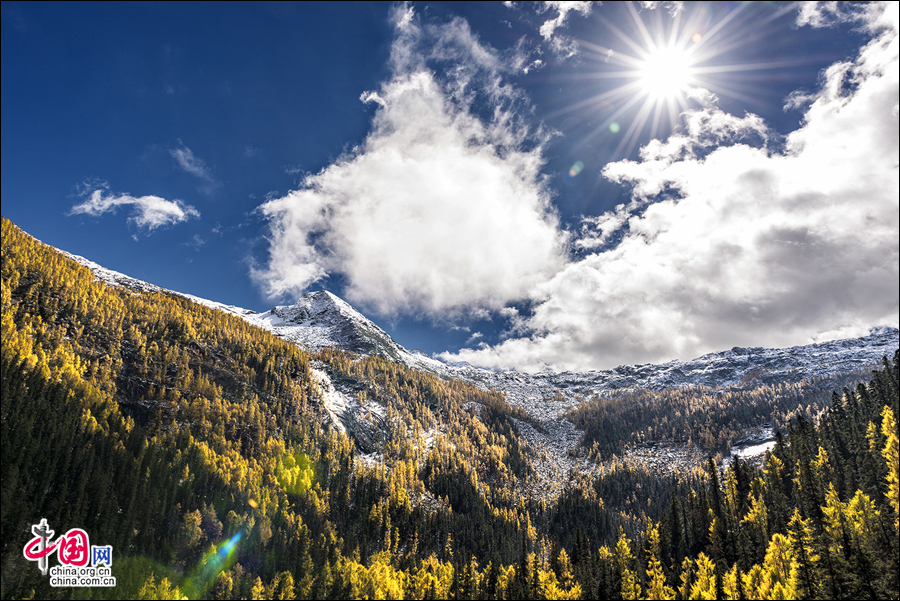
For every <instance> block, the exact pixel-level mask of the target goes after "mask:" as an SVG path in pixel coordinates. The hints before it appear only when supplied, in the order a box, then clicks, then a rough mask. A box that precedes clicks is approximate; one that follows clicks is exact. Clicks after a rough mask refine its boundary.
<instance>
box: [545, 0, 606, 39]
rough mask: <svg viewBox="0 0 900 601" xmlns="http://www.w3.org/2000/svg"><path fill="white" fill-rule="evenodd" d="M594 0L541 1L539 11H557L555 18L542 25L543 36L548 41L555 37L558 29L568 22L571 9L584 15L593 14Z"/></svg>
mask: <svg viewBox="0 0 900 601" xmlns="http://www.w3.org/2000/svg"><path fill="white" fill-rule="evenodd" d="M592 4H593V2H556V1H550V2H541V3H540V7H539V8H538V11H539V12H544V11H547V10H555V11H557V15H556V18H555V19H548V20H547V21H544V24H543V25H541V30H540V31H541V36H542V37H543V38H544V39H545V40H547V41H548V42H549V41H550V40H551V39H553V34H554V33H555V32H556V30H557V29H558V28H560V27H562V26H563V25H565V24H566V19H567V18H568V14H569V13H570V12H571V11H573V10H574V11H575V12H578V13H581V14H582V16H587V15H589V14H591V5H592Z"/></svg>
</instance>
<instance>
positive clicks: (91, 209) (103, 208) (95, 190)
mask: <svg viewBox="0 0 900 601" xmlns="http://www.w3.org/2000/svg"><path fill="white" fill-rule="evenodd" d="M79 196H82V197H85V200H84V201H83V202H81V203H80V204H76V205H75V206H73V207H72V209H71V210H70V211H69V215H90V216H93V217H99V216H101V215H103V214H104V213H110V212H112V213H115V212H116V210H118V209H119V208H120V207H129V208H130V209H131V216H130V217H129V218H128V221H129V223H133V224H134V225H135V226H136V227H137V228H138V229H141V230H144V231H146V232H147V233H150V232H152V231H153V230H154V229H156V228H158V227H162V226H166V225H174V224H176V223H181V222H183V221H187V220H188V219H191V218H194V217H196V218H199V217H200V212H199V211H197V209H195V208H194V207H192V206H191V205H188V204H185V203H184V202H182V201H181V200H166V199H165V198H160V197H159V196H138V197H135V196H132V195H130V194H115V193H112V192H110V189H109V184H108V183H106V182H103V181H93V182H86V183H85V184H84V185H83V186H82V191H81V193H80V194H79Z"/></svg>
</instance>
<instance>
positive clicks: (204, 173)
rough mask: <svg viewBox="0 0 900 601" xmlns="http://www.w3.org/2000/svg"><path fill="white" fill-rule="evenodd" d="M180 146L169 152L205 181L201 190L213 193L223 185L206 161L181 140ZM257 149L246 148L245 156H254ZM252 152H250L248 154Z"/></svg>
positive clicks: (186, 169) (183, 166)
mask: <svg viewBox="0 0 900 601" xmlns="http://www.w3.org/2000/svg"><path fill="white" fill-rule="evenodd" d="M178 143H179V144H180V146H179V147H178V148H170V149H169V154H170V155H171V156H172V158H173V159H175V164H176V165H178V167H179V168H180V169H181V170H182V171H184V172H185V173H188V174H190V175H193V176H194V177H196V178H197V179H200V180H202V181H203V182H205V183H204V184H203V185H201V186H200V188H199V190H200V191H201V192H203V193H204V194H207V195H209V194H212V193H213V192H215V191H216V189H218V188H219V187H220V186H221V183H220V182H219V181H218V180H216V178H215V177H214V176H213V173H212V170H211V169H210V168H209V166H207V164H206V162H205V161H204V160H203V159H201V158H200V157H198V156H197V155H195V154H194V152H193V151H192V150H191V149H190V148H188V147H187V146H185V145H184V143H182V142H181V140H179V141H178ZM255 150H256V149H253V148H251V147H250V146H248V147H246V148H245V156H248V157H250V156H253V154H255ZM248 153H250V154H248Z"/></svg>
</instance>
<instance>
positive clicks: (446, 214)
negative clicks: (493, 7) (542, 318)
mask: <svg viewBox="0 0 900 601" xmlns="http://www.w3.org/2000/svg"><path fill="white" fill-rule="evenodd" d="M394 24H395V28H396V38H395V41H394V44H393V47H392V51H391V68H392V75H391V77H390V79H389V80H388V81H386V82H385V83H384V84H383V85H381V86H380V88H379V89H378V90H377V92H367V93H365V94H363V95H362V97H361V100H362V101H364V102H371V103H373V105H374V110H375V113H374V117H373V121H372V129H371V131H370V133H369V135H368V136H367V138H366V140H365V141H364V142H363V143H362V144H361V145H360V146H359V147H358V148H355V149H353V150H352V151H350V152H349V153H347V154H346V155H344V156H342V157H341V158H339V159H338V160H337V161H335V162H334V163H333V164H331V165H330V166H328V167H326V168H325V169H323V170H322V171H320V172H319V173H316V174H310V175H307V176H306V177H304V178H303V180H302V185H301V187H300V188H299V189H298V190H294V191H292V192H290V193H289V194H287V195H285V196H283V197H281V198H276V199H271V200H269V201H268V202H266V203H265V204H263V205H262V206H260V207H259V211H260V213H261V214H262V215H264V216H265V218H266V219H268V221H269V225H270V234H269V240H270V247H269V260H268V264H267V265H266V266H265V267H264V268H260V269H257V270H255V271H254V277H255V278H256V279H257V281H259V282H260V283H261V284H262V286H263V287H264V289H265V290H266V292H267V293H268V294H270V295H273V296H282V295H285V294H296V293H298V292H299V291H302V290H303V289H304V288H306V287H307V286H309V285H311V284H312V283H313V282H315V281H317V280H320V279H322V278H324V277H326V276H327V275H329V274H341V275H342V276H343V278H344V280H345V281H346V282H347V289H346V290H345V292H344V294H345V295H346V296H347V298H348V299H349V300H350V301H352V302H355V303H359V304H362V305H365V306H367V307H370V308H372V309H373V310H375V311H377V312H379V313H382V314H390V313H394V312H398V311H401V312H406V313H414V314H427V315H430V316H434V317H448V316H449V315H450V314H452V313H453V312H466V313H468V314H470V315H474V314H481V313H479V311H482V312H483V310H484V309H492V310H498V309H500V308H502V307H503V306H504V305H505V304H506V303H508V302H512V301H514V300H517V299H521V298H525V297H527V296H528V295H529V294H530V293H531V289H532V288H533V287H534V286H535V285H536V284H538V283H540V282H542V281H545V280H546V279H547V278H548V277H549V276H551V275H552V274H553V273H555V272H556V271H557V270H558V269H559V268H560V267H561V266H562V264H563V261H564V248H563V247H564V242H565V235H564V234H563V233H562V232H561V231H560V228H559V224H558V220H557V217H556V215H555V213H554V212H553V211H552V209H551V203H550V200H551V198H550V191H549V189H548V188H547V186H546V182H545V179H544V178H543V177H542V176H541V175H540V168H541V166H542V164H543V158H542V153H543V149H544V145H545V144H546V141H547V139H548V137H549V134H548V133H547V132H544V131H542V130H539V129H538V130H535V129H530V128H529V127H527V126H526V124H525V122H524V121H523V120H522V119H521V118H520V113H521V111H523V110H527V109H528V108H530V107H529V106H528V105H527V102H526V101H525V99H524V98H523V97H522V95H521V93H520V92H519V91H517V90H516V89H515V88H512V87H511V86H509V85H507V84H506V83H504V77H505V75H506V74H507V73H512V72H514V71H515V70H517V69H518V68H519V67H518V66H517V65H518V64H519V63H518V62H517V61H518V59H519V57H517V56H516V57H508V56H504V55H502V54H501V53H499V52H497V51H495V50H493V49H492V48H490V47H489V46H486V45H484V44H482V43H481V42H480V41H479V40H478V39H477V37H476V36H475V35H474V34H473V33H472V31H471V30H470V29H469V27H468V25H467V24H466V22H465V21H463V20H461V19H456V20H453V21H451V22H450V23H447V24H443V25H428V24H422V23H421V22H420V21H419V19H418V18H417V17H416V16H415V15H414V13H413V11H412V9H407V8H398V9H396V10H395V13H394ZM448 66H451V67H452V68H446V67H448ZM476 107H478V108H477V109H476Z"/></svg>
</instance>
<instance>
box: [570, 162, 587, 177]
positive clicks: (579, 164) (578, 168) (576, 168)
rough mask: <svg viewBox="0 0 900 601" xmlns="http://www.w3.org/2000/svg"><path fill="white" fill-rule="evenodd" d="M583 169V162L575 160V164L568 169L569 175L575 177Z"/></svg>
mask: <svg viewBox="0 0 900 601" xmlns="http://www.w3.org/2000/svg"><path fill="white" fill-rule="evenodd" d="M583 169H584V163H582V162H581V161H575V164H574V165H572V167H571V168H570V169H569V177H576V176H577V175H578V174H579V173H581V171H582V170H583Z"/></svg>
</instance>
